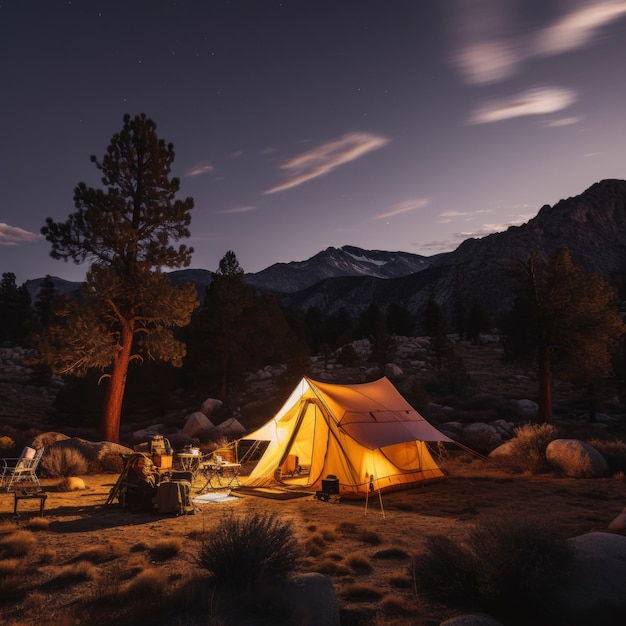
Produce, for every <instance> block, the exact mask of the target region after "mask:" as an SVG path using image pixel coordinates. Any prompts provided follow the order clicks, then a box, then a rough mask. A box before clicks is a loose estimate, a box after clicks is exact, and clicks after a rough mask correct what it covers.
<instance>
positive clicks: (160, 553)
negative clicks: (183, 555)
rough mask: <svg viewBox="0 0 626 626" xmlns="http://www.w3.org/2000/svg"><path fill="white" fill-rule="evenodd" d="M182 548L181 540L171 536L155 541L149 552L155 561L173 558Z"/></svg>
mask: <svg viewBox="0 0 626 626" xmlns="http://www.w3.org/2000/svg"><path fill="white" fill-rule="evenodd" d="M182 549H183V543H182V541H181V540H180V539H178V538H176V537H171V538H168V539H160V540H159V541H157V542H156V543H155V544H154V546H153V547H152V550H151V551H150V552H151V554H152V557H153V558H154V559H156V560H157V561H167V559H172V558H174V557H175V556H176V555H177V554H179V553H180V552H181V550H182Z"/></svg>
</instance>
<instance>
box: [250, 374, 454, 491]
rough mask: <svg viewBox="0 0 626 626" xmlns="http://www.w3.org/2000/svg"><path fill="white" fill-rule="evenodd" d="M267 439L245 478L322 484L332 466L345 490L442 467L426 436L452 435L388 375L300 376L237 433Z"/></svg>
mask: <svg viewBox="0 0 626 626" xmlns="http://www.w3.org/2000/svg"><path fill="white" fill-rule="evenodd" d="M242 441H248V445H259V444H258V443H255V444H253V443H252V442H266V448H265V451H264V452H263V455H262V456H261V458H260V460H259V462H258V463H257V464H256V466H255V467H254V469H253V470H252V471H251V472H250V474H249V475H248V476H247V477H245V478H244V477H242V478H241V483H242V484H244V485H246V486H248V487H276V486H282V487H287V488H297V489H310V490H319V489H321V487H322V479H325V478H327V476H328V475H329V474H330V475H332V476H336V477H337V479H338V481H339V493H340V495H342V496H357V497H359V496H365V495H366V494H367V493H368V491H369V490H371V489H375V490H376V491H378V490H379V489H380V490H381V491H388V490H392V489H400V488H408V487H412V486H415V485H416V484H419V483H421V482H423V481H425V480H429V479H433V478H439V477H441V476H443V473H442V472H441V470H440V469H439V467H438V466H437V464H436V463H435V461H434V459H433V457H432V456H431V454H430V452H429V450H428V447H427V446H426V443H425V442H436V441H444V442H450V441H452V440H451V439H449V438H448V437H446V436H445V435H444V434H442V433H441V432H439V431H438V430H437V429H436V428H435V427H434V426H432V424H430V423H429V422H427V421H426V420H425V419H424V418H423V417H422V416H421V415H420V414H419V413H418V412H417V411H416V410H415V409H414V408H413V407H412V406H411V405H410V404H409V403H408V402H407V401H406V400H405V399H404V398H403V397H402V396H401V395H400V393H399V392H398V390H397V389H396V388H395V387H394V386H393V384H392V383H391V382H390V381H389V379H388V378H381V379H379V380H376V381H374V382H369V383H361V384H355V385H337V384H330V383H322V382H317V381H314V380H311V379H310V378H306V377H305V378H303V379H302V380H301V381H300V382H299V383H298V385H297V387H296V388H295V389H294V391H293V392H292V394H291V395H290V396H289V398H288V400H287V401H286V402H285V404H284V405H283V406H282V408H281V409H280V410H279V411H278V413H276V415H275V416H274V417H273V418H272V419H270V420H269V421H268V422H267V423H266V424H264V425H263V426H261V428H259V429H258V430H256V431H254V432H253V433H251V434H249V435H247V436H246V437H244V438H243V439H241V440H240V442H239V443H240V444H241V442H242Z"/></svg>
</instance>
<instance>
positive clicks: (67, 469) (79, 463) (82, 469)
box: [41, 448, 88, 478]
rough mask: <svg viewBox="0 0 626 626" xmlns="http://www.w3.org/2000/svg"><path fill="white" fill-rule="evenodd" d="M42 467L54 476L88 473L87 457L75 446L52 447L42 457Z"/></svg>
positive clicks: (46, 472) (62, 476) (61, 476)
mask: <svg viewBox="0 0 626 626" xmlns="http://www.w3.org/2000/svg"><path fill="white" fill-rule="evenodd" d="M41 467H42V469H43V471H44V472H45V474H46V475H48V476H51V477H52V478H65V477H67V476H84V475H85V474H86V473H87V467H88V463H87V459H86V458H85V457H84V456H83V454H82V453H81V452H80V451H79V450H75V449H74V448H50V450H48V451H47V452H46V454H44V456H43V458H42V459H41Z"/></svg>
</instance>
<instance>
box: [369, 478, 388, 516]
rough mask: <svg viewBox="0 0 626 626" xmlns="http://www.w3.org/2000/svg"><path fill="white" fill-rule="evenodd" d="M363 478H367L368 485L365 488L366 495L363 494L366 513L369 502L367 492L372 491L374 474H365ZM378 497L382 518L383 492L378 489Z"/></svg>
mask: <svg viewBox="0 0 626 626" xmlns="http://www.w3.org/2000/svg"><path fill="white" fill-rule="evenodd" d="M365 478H369V481H370V486H369V488H368V490H367V495H366V496H365V514H366V515H367V505H368V504H369V494H370V493H373V492H374V474H370V475H369V476H368V475H367V474H366V475H365ZM378 499H379V500H380V512H381V513H382V514H383V519H386V517H385V509H384V507H383V494H382V493H381V492H380V489H378Z"/></svg>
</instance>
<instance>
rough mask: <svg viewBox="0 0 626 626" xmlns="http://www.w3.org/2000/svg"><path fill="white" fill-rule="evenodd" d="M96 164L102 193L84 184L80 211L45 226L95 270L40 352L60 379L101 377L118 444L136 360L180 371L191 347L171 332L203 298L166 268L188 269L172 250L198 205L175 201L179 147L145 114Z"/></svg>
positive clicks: (58, 248)
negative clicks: (95, 373) (97, 372)
mask: <svg viewBox="0 0 626 626" xmlns="http://www.w3.org/2000/svg"><path fill="white" fill-rule="evenodd" d="M91 160H92V162H93V163H95V165H96V167H97V168H98V170H100V172H101V173H102V185H103V186H104V188H98V189H96V188H92V187H88V186H87V185H86V184H85V183H82V182H81V183H79V185H78V186H77V187H76V189H75V191H74V204H75V207H76V212H75V213H72V214H70V216H69V217H68V219H67V220H66V221H65V222H55V221H53V219H52V218H48V219H47V220H46V225H45V226H44V227H43V228H42V229H41V232H42V234H43V235H44V236H45V237H46V239H47V240H48V241H49V242H50V244H51V245H52V250H51V253H50V254H51V256H52V257H53V258H55V259H63V260H65V261H68V260H71V261H73V262H75V263H77V264H80V263H83V262H89V263H91V265H90V268H89V271H88V273H87V278H86V281H85V283H84V285H83V290H82V301H81V302H80V303H79V302H78V301H76V300H71V299H66V300H65V302H64V304H63V305H62V306H61V307H59V309H58V312H57V322H56V323H54V324H52V326H51V327H50V328H49V330H48V332H47V333H45V334H44V335H43V336H42V337H41V340H40V348H41V352H42V359H43V361H44V362H45V363H48V364H50V365H52V366H53V367H54V369H55V371H57V372H63V373H66V374H74V375H78V376H82V375H85V374H86V372H87V371H88V370H89V369H90V368H99V369H101V370H103V372H104V378H105V379H107V380H105V382H104V384H107V385H108V387H107V390H106V400H105V403H104V407H103V411H102V420H101V431H102V432H101V435H102V437H103V438H104V439H106V440H109V441H118V440H119V427H120V418H121V413H122V403H123V397H124V390H125V386H126V377H127V373H128V367H129V364H130V363H131V361H132V360H138V361H141V360H142V359H153V360H160V361H165V362H170V363H172V364H173V365H175V366H180V365H181V364H182V359H183V356H184V354H185V346H184V344H182V343H181V342H180V341H178V340H177V339H175V337H174V335H173V328H174V327H180V326H184V325H186V324H188V323H189V321H190V319H191V313H192V311H193V310H194V309H195V308H196V306H197V297H196V293H195V288H194V287H193V285H191V284H184V285H179V286H172V285H171V283H170V282H169V279H168V278H167V276H166V275H165V274H164V273H162V269H163V268H176V267H186V266H188V265H189V263H190V260H191V254H192V252H193V249H192V248H188V247H187V246H185V245H182V244H181V245H179V246H175V245H173V244H172V243H171V242H177V241H179V240H180V239H182V238H185V237H189V229H188V226H189V223H190V220H191V216H190V211H191V209H192V208H193V200H192V199H191V198H186V199H185V200H177V199H176V195H177V193H178V191H179V188H180V181H179V180H178V179H177V178H175V177H170V171H171V165H172V162H173V160H174V148H173V145H172V144H171V143H170V144H166V143H165V142H164V141H163V140H162V139H159V137H158V136H157V133H156V124H155V123H154V122H153V121H152V120H151V119H149V118H147V117H146V116H145V114H141V115H138V116H136V117H134V118H131V117H130V116H129V115H125V116H124V124H123V127H122V130H121V132H119V133H116V134H115V135H114V136H113V138H112V139H111V142H110V144H109V146H108V148H107V151H106V154H105V155H104V157H103V159H102V160H101V161H99V160H98V159H97V158H96V157H95V156H92V157H91Z"/></svg>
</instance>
